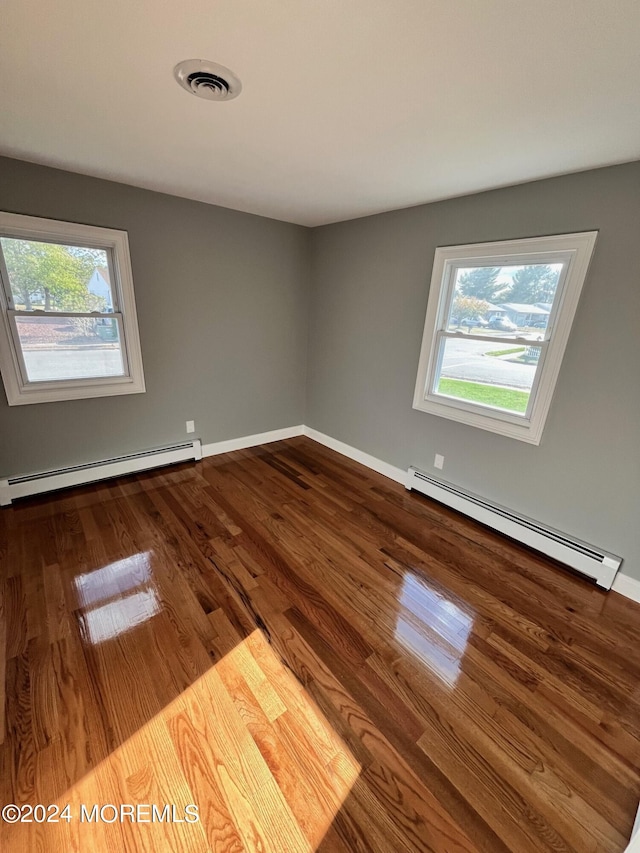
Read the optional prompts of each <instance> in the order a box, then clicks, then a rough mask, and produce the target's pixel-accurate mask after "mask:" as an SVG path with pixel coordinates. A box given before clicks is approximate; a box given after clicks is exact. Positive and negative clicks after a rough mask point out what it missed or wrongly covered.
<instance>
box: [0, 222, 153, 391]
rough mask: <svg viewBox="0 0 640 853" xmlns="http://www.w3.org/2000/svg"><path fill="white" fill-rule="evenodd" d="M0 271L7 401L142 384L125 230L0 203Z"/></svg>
mask: <svg viewBox="0 0 640 853" xmlns="http://www.w3.org/2000/svg"><path fill="white" fill-rule="evenodd" d="M0 279H1V282H0V284H1V287H0V300H1V301H2V313H3V318H2V319H3V323H2V327H3V328H2V329H0V359H1V361H0V366H1V367H2V376H3V380H4V384H5V390H6V392H7V398H8V401H9V404H10V405H16V404H21V403H31V402H44V401H47V400H65V399H77V398H81V397H96V396H108V395H112V394H127V393H139V392H141V391H144V378H143V375H142V360H141V355H140V344H139V338H138V329H137V322H136V315H135V302H134V298H133V283H132V277H131V268H130V261H129V255H128V241H127V236H126V234H125V233H124V232H122V231H113V230H111V229H104V228H93V227H91V226H84V225H74V224H71V223H65V222H56V221H53V220H42V219H35V218H33V217H25V216H17V215H14V214H6V213H0ZM2 332H4V334H1V333H2Z"/></svg>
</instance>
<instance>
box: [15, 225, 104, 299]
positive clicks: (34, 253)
mask: <svg viewBox="0 0 640 853" xmlns="http://www.w3.org/2000/svg"><path fill="white" fill-rule="evenodd" d="M2 251H3V254H4V259H5V264H6V266H7V272H8V273H9V281H10V284H11V291H12V293H13V298H14V301H15V302H16V303H17V304H19V305H24V307H25V308H26V309H27V310H31V309H32V308H36V307H37V308H44V310H45V311H91V310H95V309H94V308H93V307H90V305H91V296H92V294H90V293H89V289H88V287H87V284H88V282H89V279H90V278H91V273H92V272H93V269H94V266H95V262H94V259H93V257H92V256H91V254H87V253H84V252H82V253H78V254H74V253H73V252H72V251H70V250H69V249H68V248H67V247H66V246H59V245H57V244H55V243H37V242H34V241H31V240H14V239H11V238H8V237H3V238H2Z"/></svg>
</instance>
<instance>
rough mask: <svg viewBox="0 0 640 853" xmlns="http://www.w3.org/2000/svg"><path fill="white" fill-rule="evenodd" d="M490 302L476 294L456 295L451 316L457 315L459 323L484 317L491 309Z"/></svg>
mask: <svg viewBox="0 0 640 853" xmlns="http://www.w3.org/2000/svg"><path fill="white" fill-rule="evenodd" d="M489 307H490V306H489V303H488V302H486V301H485V300H484V299H476V298H475V297H474V296H456V298H455V299H454V300H453V306H452V308H451V316H452V317H455V319H456V321H457V323H458V325H460V323H461V322H462V321H463V320H473V319H475V318H476V317H482V316H483V314H486V313H487V311H488V310H489Z"/></svg>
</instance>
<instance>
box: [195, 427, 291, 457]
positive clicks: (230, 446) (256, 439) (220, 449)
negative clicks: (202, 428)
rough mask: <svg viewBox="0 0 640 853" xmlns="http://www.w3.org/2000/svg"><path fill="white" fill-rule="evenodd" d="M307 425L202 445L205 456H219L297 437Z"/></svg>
mask: <svg viewBox="0 0 640 853" xmlns="http://www.w3.org/2000/svg"><path fill="white" fill-rule="evenodd" d="M304 434H305V427H304V426H303V425H302V424H300V426H292V427H283V429H272V430H269V432H258V433H256V434H255V435H243V436H241V437H240V438H229V439H227V441H214V442H213V443H212V444H203V445H202V455H203V456H218V454H220V453H231V451H233V450H246V448H247V447H257V446H258V445H259V444H269V443H270V442H272V441H283V439H285V438H295V436H297V435H304Z"/></svg>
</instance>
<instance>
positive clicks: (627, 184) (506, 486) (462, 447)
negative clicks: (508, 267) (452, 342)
mask: <svg viewBox="0 0 640 853" xmlns="http://www.w3.org/2000/svg"><path fill="white" fill-rule="evenodd" d="M592 229H597V230H599V232H600V233H599V237H598V241H597V244H596V250H595V253H594V259H593V263H592V267H591V270H590V273H589V276H588V278H587V281H586V283H585V286H584V289H583V294H582V298H581V301H580V305H579V307H578V312H577V315H576V320H575V324H574V327H573V330H572V333H571V337H570V339H569V344H568V347H567V351H566V354H565V358H564V362H563V366H562V369H561V372H560V377H559V380H558V384H557V386H556V392H555V397H554V400H553V402H552V405H551V410H550V412H549V416H548V418H547V423H546V428H545V431H544V434H543V437H542V442H541V444H540V446H538V447H536V446H533V445H529V444H525V443H524V442H520V441H517V440H514V439H510V438H505V437H501V436H498V435H494V434H493V433H489V432H485V431H483V430H480V429H476V428H473V427H470V426H465V425H463V424H458V423H456V422H454V421H450V420H445V419H443V418H438V417H436V416H434V415H429V414H426V413H423V412H416V411H414V410H413V409H412V407H411V403H412V398H413V388H414V383H415V378H416V370H417V365H418V356H419V352H420V342H421V336H422V329H423V324H424V317H425V311H426V305H427V298H428V290H429V280H430V275H431V267H432V263H433V255H434V250H435V248H436V246H447V245H453V244H456V243H473V242H479V241H488V240H501V239H509V238H518V237H531V236H539V235H546V234H560V233H566V232H570V231H584V230H592ZM312 271H313V284H312V296H311V305H310V330H309V369H308V383H307V419H306V423H307V424H308V425H309V426H311V427H314V428H315V429H318V430H320V431H321V432H324V433H327V434H328V435H330V436H333V437H334V438H337V439H340V440H342V441H344V442H346V443H347V444H350V445H353V446H354V447H357V448H359V449H360V450H363V451H366V452H368V453H370V454H372V455H373V456H376V457H378V458H379V459H382V460H384V461H386V462H389V463H391V464H392V465H396V466H398V467H400V468H403V469H406V468H407V467H408V466H409V465H416V466H418V467H420V468H422V469H424V470H425V471H432V470H433V468H432V466H433V457H434V454H435V453H436V452H437V453H442V454H444V456H445V468H444V471H443V472H442V473H443V475H444V477H445V478H446V479H448V480H450V481H451V482H453V483H457V484H459V485H462V486H465V487H467V488H469V489H471V490H473V491H476V492H478V493H479V494H481V495H483V496H485V497H487V498H489V499H493V500H495V501H498V502H500V503H503V504H507V505H508V506H510V507H513V508H514V509H516V510H519V511H521V512H524V513H526V514H528V515H530V516H532V517H533V518H536V519H538V520H540V521H542V522H546V523H547V524H550V525H552V526H555V527H558V528H560V529H561V530H563V531H566V532H567V533H570V534H573V535H575V536H578V537H580V538H582V539H585V540H586V541H588V542H591V543H593V544H595V545H598V546H600V547H602V548H604V549H608V550H610V551H613V552H614V553H618V554H620V555H621V556H623V557H624V558H625V564H624V567H623V570H624V571H625V573H626V574H629V575H632V576H633V577H635V578H637V579H640V535H639V531H640V524H639V523H638V517H639V511H640V163H632V164H627V165H624V166H616V167H612V168H607V169H599V170H595V171H591V172H584V173H582V174H576V175H569V176H564V177H560V178H553V179H550V180H545V181H539V182H535V183H530V184H524V185H521V186H517V187H511V188H507V189H502V190H496V191H492V192H487V193H481V194H478V195H473V196H467V197H464V198H458V199H453V200H451V201H445V202H440V203H436V204H429V205H424V206H421V207H415V208H410V209H406V210H400V211H395V212H391V213H385V214H381V215H379V216H372V217H368V218H365V219H359V220H353V221H350V222H344V223H339V224H337V225H329V226H325V227H323V228H318V229H315V230H314V231H313V234H312Z"/></svg>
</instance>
